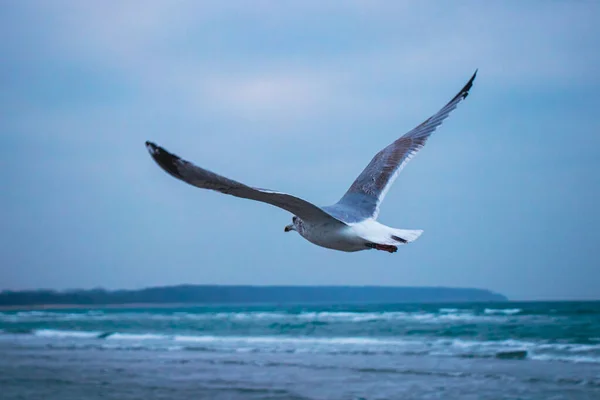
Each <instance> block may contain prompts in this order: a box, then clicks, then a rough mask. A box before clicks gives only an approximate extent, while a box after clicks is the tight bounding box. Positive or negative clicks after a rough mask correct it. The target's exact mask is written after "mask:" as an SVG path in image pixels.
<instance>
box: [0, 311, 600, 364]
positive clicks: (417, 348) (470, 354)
mask: <svg viewBox="0 0 600 400" xmlns="http://www.w3.org/2000/svg"><path fill="white" fill-rule="evenodd" d="M0 340H2V341H4V342H11V341H15V340H17V341H18V342H19V343H20V345H31V346H45V347H51V348H63V349H69V348H70V349H76V348H89V349H94V348H96V349H105V350H106V349H146V350H152V351H182V352H185V351H196V352H213V353H232V352H238V353H239V352H252V353H288V354H289V353H309V354H359V355H360V354H362V355H365V356H368V355H378V354H380V355H394V354H397V355H412V356H421V357H457V358H500V359H504V358H509V359H520V360H523V361H525V362H528V361H549V362H561V363H587V364H600V302H548V303H544V302H524V303H516V302H509V303H485V304H473V303H468V304H464V303H462V304H425V305H422V304H421V305H414V304H354V305H292V306H289V305H285V306H277V305H260V306H248V305H240V306H222V307H215V306H211V307H208V306H206V307H205V306H202V307H177V308H170V307H156V308H152V307H150V308H91V309H56V310H43V311H18V310H14V311H4V312H0Z"/></svg>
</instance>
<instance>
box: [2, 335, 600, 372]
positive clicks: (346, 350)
mask: <svg viewBox="0 0 600 400" xmlns="http://www.w3.org/2000/svg"><path fill="white" fill-rule="evenodd" d="M30 335H31V336H33V337H36V338H40V339H45V341H44V342H42V343H46V344H48V345H49V346H54V347H64V348H70V346H83V347H86V346H88V347H89V346H91V347H94V348H101V349H105V350H108V349H118V350H161V351H206V352H258V353H317V354H362V355H376V354H380V355H381V354H390V355H393V354H399V355H411V356H424V355H430V356H441V357H461V358H499V359H513V360H525V359H527V360H539V361H558V362H574V363H595V364H600V344H597V345H596V344H594V345H590V344H587V345H583V344H566V343H544V342H534V341H524V340H515V339H508V340H497V341H493V340H489V341H481V340H469V339H458V338H454V339H441V338H431V337H421V338H413V337H397V338H385V337H306V336H304V337H294V336H215V335H193V334H190V335H181V334H174V335H168V334H163V333H155V332H99V331H75V330H71V331H70V330H55V329H37V330H34V331H32V332H31V333H30ZM3 336H6V334H3ZM19 336H20V337H23V336H25V335H23V334H21V335H19ZM20 343H21V344H22V343H24V342H23V341H22V340H20Z"/></svg>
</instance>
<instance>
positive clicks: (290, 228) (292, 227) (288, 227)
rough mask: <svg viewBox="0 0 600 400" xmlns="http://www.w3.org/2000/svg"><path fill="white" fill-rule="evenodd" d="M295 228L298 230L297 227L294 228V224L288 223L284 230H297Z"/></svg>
mask: <svg viewBox="0 0 600 400" xmlns="http://www.w3.org/2000/svg"><path fill="white" fill-rule="evenodd" d="M295 230H296V228H294V225H288V226H286V227H285V228H284V229H283V231H284V232H289V231H295Z"/></svg>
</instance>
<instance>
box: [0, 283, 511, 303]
mask: <svg viewBox="0 0 600 400" xmlns="http://www.w3.org/2000/svg"><path fill="white" fill-rule="evenodd" d="M506 300H507V299H506V297H504V296H503V295H501V294H497V293H493V292H490V291H488V290H484V289H460V288H443V287H382V286H219V285H181V286H170V287H152V288H146V289H140V290H114V291H110V290H104V289H91V290H66V291H54V290H27V291H10V290H5V291H3V292H0V306H19V305H23V306H32V305H44V304H57V305H64V304H76V305H100V304H131V303H152V304H160V303H197V304H210V303H306V302H322V303H354V302H376V303H399V302H402V303H406V302H414V303H422V302H444V303H452V302H470V301H482V302H485V301H506Z"/></svg>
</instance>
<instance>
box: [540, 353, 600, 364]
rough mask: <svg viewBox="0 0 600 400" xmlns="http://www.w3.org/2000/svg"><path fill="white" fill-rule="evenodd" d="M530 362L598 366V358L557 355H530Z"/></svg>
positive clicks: (599, 360)
mask: <svg viewBox="0 0 600 400" xmlns="http://www.w3.org/2000/svg"><path fill="white" fill-rule="evenodd" d="M531 359H532V360H538V361H562V362H570V363H578V364H579V363H585V364H600V357H592V356H571V355H557V354H532V355H531Z"/></svg>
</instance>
